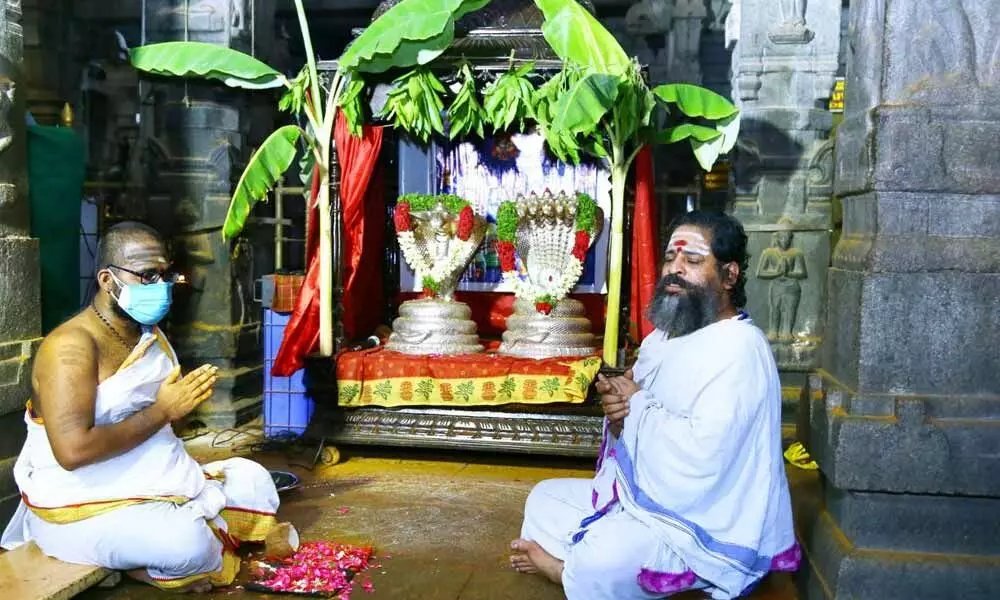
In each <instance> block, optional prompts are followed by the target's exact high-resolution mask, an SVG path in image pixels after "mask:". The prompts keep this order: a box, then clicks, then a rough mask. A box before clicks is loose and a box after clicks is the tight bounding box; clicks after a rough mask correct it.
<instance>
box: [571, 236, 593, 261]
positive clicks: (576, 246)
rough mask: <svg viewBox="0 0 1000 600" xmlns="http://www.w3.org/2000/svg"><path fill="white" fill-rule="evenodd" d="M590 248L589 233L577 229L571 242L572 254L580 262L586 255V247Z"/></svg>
mask: <svg viewBox="0 0 1000 600" xmlns="http://www.w3.org/2000/svg"><path fill="white" fill-rule="evenodd" d="M588 248H590V233H589V232H586V231H583V230H578V231H577V232H576V239H575V240H574V243H573V256H574V257H575V258H576V259H577V260H578V261H580V262H583V259H584V258H585V257H586V256H587V249H588Z"/></svg>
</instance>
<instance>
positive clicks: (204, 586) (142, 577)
mask: <svg viewBox="0 0 1000 600" xmlns="http://www.w3.org/2000/svg"><path fill="white" fill-rule="evenodd" d="M126 575H128V576H129V577H131V578H132V579H135V580H137V581H141V582H143V583H148V584H149V585H156V584H155V583H153V578H152V577H150V576H149V573H147V572H146V569H135V570H133V571H128V572H127V573H126ZM170 591H171V592H175V593H178V594H189V593H191V594H203V593H206V592H211V591H212V584H211V582H209V580H208V576H206V577H205V579H199V580H198V581H193V582H191V583H189V584H188V585H185V586H184V587H180V588H177V589H174V590H170Z"/></svg>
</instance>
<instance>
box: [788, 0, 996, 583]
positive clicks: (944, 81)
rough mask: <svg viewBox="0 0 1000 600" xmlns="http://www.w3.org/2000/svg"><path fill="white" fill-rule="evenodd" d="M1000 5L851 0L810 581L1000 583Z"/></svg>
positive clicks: (816, 419)
mask: <svg viewBox="0 0 1000 600" xmlns="http://www.w3.org/2000/svg"><path fill="white" fill-rule="evenodd" d="M998 34H1000V15H998V13H997V12H996V10H995V6H994V5H993V3H991V2H985V1H974V0H926V1H924V2H902V1H897V0H857V1H855V2H852V6H851V19H850V40H849V42H850V51H849V55H848V80H847V100H846V111H845V119H844V122H843V124H842V125H841V126H840V128H839V133H838V139H837V168H836V190H837V194H838V195H839V196H840V197H841V198H842V200H843V207H844V230H843V236H842V238H841V239H840V241H839V243H838V244H837V246H836V248H835V250H834V253H833V266H832V268H831V270H830V276H829V296H828V297H829V302H828V321H829V324H830V327H829V329H828V331H829V333H828V335H827V336H826V338H825V340H824V348H823V356H822V367H823V369H822V370H821V371H820V374H819V375H817V376H816V377H813V378H811V380H810V389H809V390H808V393H807V394H806V395H805V396H804V398H805V401H806V405H807V406H808V408H809V410H810V415H809V416H810V427H809V434H810V436H811V438H810V439H809V446H810V450H811V451H812V453H813V456H814V457H815V458H816V460H817V461H818V462H819V465H820V467H821V469H822V473H823V476H824V478H825V480H826V482H827V484H828V485H827V486H826V498H825V507H824V508H823V510H822V511H821V513H820V514H819V515H818V516H815V518H814V519H811V520H809V521H808V522H809V523H810V526H809V527H808V528H807V529H806V530H805V532H804V533H805V538H806V542H807V555H808V557H809V560H810V565H809V569H808V570H806V571H805V575H806V578H805V582H804V583H805V584H806V588H807V591H808V597H809V598H810V599H812V598H817V599H818V598H859V599H867V598H871V599H879V600H893V599H897V598H898V599H900V600H902V599H904V598H905V599H909V598H942V599H944V598H963V599H984V600H985V599H987V598H996V597H997V590H1000V556H998V554H997V548H998V542H997V540H1000V519H998V518H997V515H998V514H1000V426H998V417H1000V378H998V377H997V373H1000V353H998V352H997V350H996V348H997V345H998V343H1000V169H998V167H1000V149H998V148H1000V146H998V145H997V139H998V137H1000V62H998V57H1000V41H998V39H1000V35H998Z"/></svg>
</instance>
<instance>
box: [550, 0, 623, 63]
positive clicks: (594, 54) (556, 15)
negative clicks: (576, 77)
mask: <svg viewBox="0 0 1000 600" xmlns="http://www.w3.org/2000/svg"><path fill="white" fill-rule="evenodd" d="M535 5H536V6H538V8H539V9H540V10H541V11H542V14H543V15H545V24H544V25H542V35H544V36H545V41H546V42H548V43H549V46H551V47H552V50H553V51H554V52H555V53H556V55H558V56H559V58H561V59H563V60H564V61H566V62H569V63H572V64H575V65H578V66H581V67H585V68H587V69H591V70H593V71H596V72H600V73H608V74H611V75H621V74H622V73H624V72H625V71H626V70H627V69H628V66H629V63H630V62H631V60H630V59H629V56H628V54H626V53H625V51H624V50H623V49H622V47H621V44H619V43H618V40H616V39H615V36H613V35H611V32H609V31H608V30H607V29H605V28H604V26H603V25H601V23H600V22H599V21H598V20H597V19H595V18H594V16H593V15H591V14H590V13H589V12H587V9H585V8H583V7H582V6H580V5H579V4H577V2H576V0H535Z"/></svg>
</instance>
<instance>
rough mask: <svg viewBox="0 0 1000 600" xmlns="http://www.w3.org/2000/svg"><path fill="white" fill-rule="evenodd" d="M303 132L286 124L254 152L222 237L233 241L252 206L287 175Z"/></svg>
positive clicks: (241, 228)
mask: <svg viewBox="0 0 1000 600" xmlns="http://www.w3.org/2000/svg"><path fill="white" fill-rule="evenodd" d="M301 135H302V130H301V129H299V128H298V127H297V126H295V125H285V126H284V127H281V128H279V129H278V130H277V131H275V132H274V133H272V134H271V135H270V136H268V138H267V139H266V140H264V143H263V144H261V146H260V148H258V149H257V151H256V152H254V154H253V156H252V157H251V158H250V162H249V163H247V168H246V169H245V170H244V171H243V175H241V176H240V181H239V183H237V184H236V192H235V193H234V194H233V200H232V202H230V203H229V211H228V212H227V213H226V221H225V223H224V224H223V225H222V237H223V239H226V240H231V239H233V238H234V237H236V236H237V235H239V233H240V231H242V230H243V226H244V225H246V221H247V216H249V215H250V209H252V208H253V205H254V204H256V203H257V202H259V201H260V200H262V199H264V197H265V196H267V193H268V192H269V191H271V189H272V188H274V185H275V184H276V183H277V182H278V180H279V179H281V176H282V175H284V174H285V171H287V170H288V167H289V166H291V164H292V161H293V160H295V151H296V144H297V142H298V141H299V137H300V136H301Z"/></svg>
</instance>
